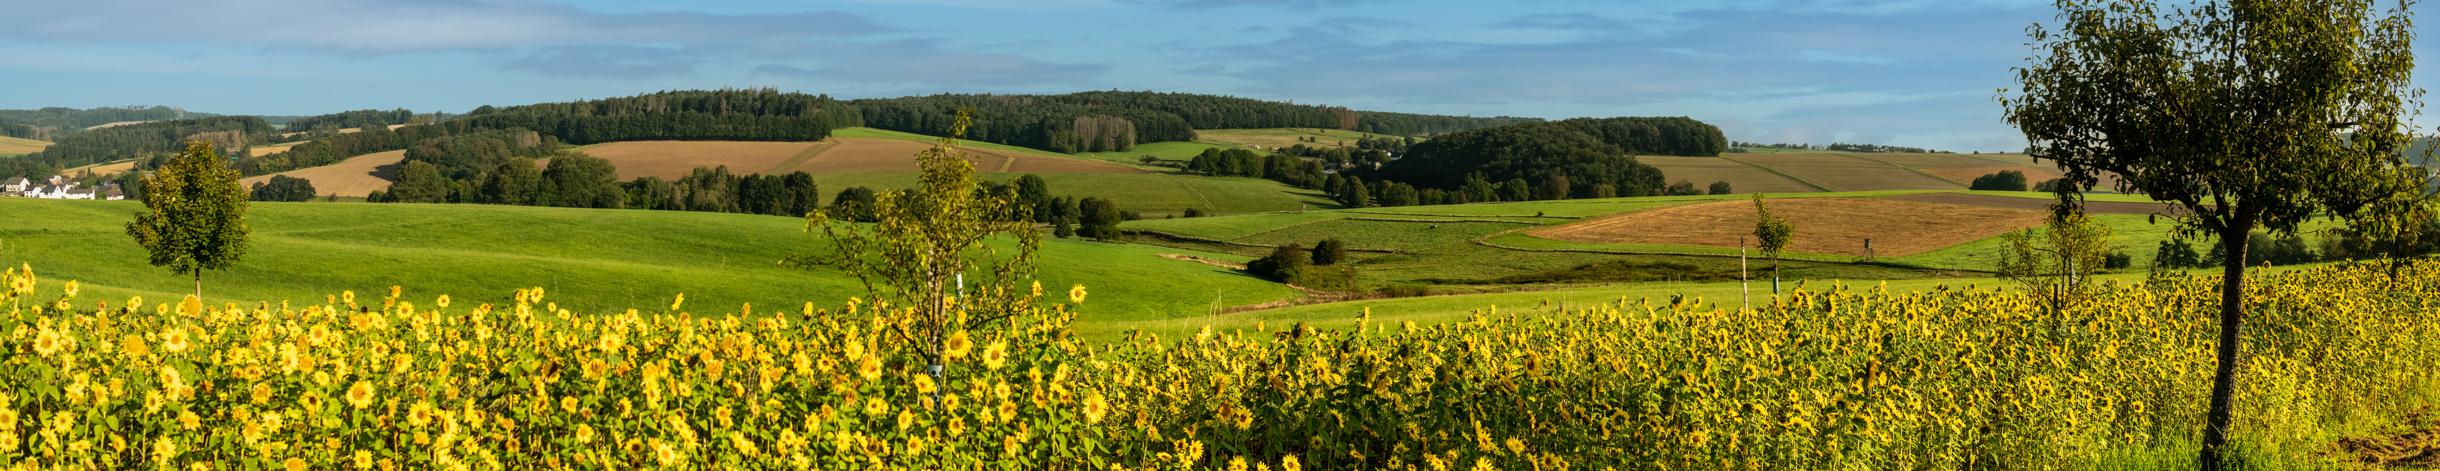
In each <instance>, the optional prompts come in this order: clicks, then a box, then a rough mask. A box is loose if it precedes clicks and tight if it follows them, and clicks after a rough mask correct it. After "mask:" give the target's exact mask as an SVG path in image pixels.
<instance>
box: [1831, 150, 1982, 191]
mask: <svg viewBox="0 0 2440 471" xmlns="http://www.w3.org/2000/svg"><path fill="white" fill-rule="evenodd" d="M1867 153H1869V152H1859V153H1847V152H1839V153H1833V154H1830V155H1837V156H1841V157H1849V158H1855V159H1860V160H1864V161H1867V162H1873V163H1878V164H1881V165H1887V166H1891V167H1897V168H1898V169H1900V170H1905V171H1909V172H1915V174H1916V175H1922V176H1926V177H1932V179H1933V180H1940V181H1944V182H1949V184H1952V185H1957V186H1959V187H1965V188H1968V189H1971V188H1972V187H1973V186H1974V185H1972V184H1968V183H1966V182H1961V181H1956V180H1950V179H1949V178H1948V177H1943V176H1939V175H1933V174H1932V173H1931V172H1925V171H1922V170H1919V169H1916V168H1914V167H1908V166H1904V165H1898V163H1897V162H1891V161H1887V160H1881V159H1878V158H1873V157H1865V156H1864V154H1867Z"/></svg>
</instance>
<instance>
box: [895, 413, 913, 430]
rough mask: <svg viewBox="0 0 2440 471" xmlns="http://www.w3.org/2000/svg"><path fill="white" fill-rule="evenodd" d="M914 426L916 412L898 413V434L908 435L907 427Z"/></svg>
mask: <svg viewBox="0 0 2440 471" xmlns="http://www.w3.org/2000/svg"><path fill="white" fill-rule="evenodd" d="M914 425H915V411H912V410H899V411H898V433H906V432H907V427H912V426H914Z"/></svg>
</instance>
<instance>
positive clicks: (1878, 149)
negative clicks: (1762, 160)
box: [1730, 141, 1949, 154]
mask: <svg viewBox="0 0 2440 471" xmlns="http://www.w3.org/2000/svg"><path fill="white" fill-rule="evenodd" d="M1745 149H1797V150H1827V151H1833V152H1859V153H1908V154H1945V153H1949V151H1944V150H1938V149H1928V148H1922V147H1907V146H1891V145H1881V144H1849V143H1844V142H1832V143H1830V145H1826V146H1823V145H1813V144H1806V143H1790V142H1774V143H1769V144H1764V143H1760V142H1746V141H1736V142H1731V143H1730V151H1731V152H1742V151H1743V150H1745Z"/></svg>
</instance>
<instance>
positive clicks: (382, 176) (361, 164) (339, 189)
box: [238, 150, 407, 198]
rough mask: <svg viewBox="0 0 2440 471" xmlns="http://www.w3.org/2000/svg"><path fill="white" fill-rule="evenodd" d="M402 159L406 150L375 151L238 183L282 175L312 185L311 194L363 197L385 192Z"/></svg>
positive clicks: (249, 178) (250, 183)
mask: <svg viewBox="0 0 2440 471" xmlns="http://www.w3.org/2000/svg"><path fill="white" fill-rule="evenodd" d="M406 158H407V151H403V150H394V151H389V152H375V153H371V154H364V155H359V156H355V157H349V158H348V159H347V160H342V161H339V163H335V164H330V165H324V166H320V167H313V168H303V169H296V170H289V171H286V172H280V173H275V174H272V175H258V176H253V177H247V178H246V179H245V180H241V181H239V182H238V183H239V184H240V185H245V186H246V187H249V188H251V187H253V186H254V184H255V183H260V182H264V181H269V180H271V177H272V176H273V175H286V176H289V177H291V178H303V179H306V180H307V181H311V182H313V190H314V192H315V193H319V194H323V195H334V194H335V195H339V196H340V197H344V198H363V197H365V195H370V194H372V193H373V192H375V191H387V190H389V189H390V178H391V177H393V176H395V172H397V165H398V162H400V161H403V160H406Z"/></svg>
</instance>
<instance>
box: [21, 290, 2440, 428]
mask: <svg viewBox="0 0 2440 471" xmlns="http://www.w3.org/2000/svg"><path fill="white" fill-rule="evenodd" d="M5 281H6V284H5V286H0V288H4V289H0V312H5V313H6V314H7V316H6V317H5V318H4V319H0V464H7V465H9V466H10V467H18V468H30V469H31V468H55V467H56V468H80V469H81V468H169V469H227V468H270V469H384V470H388V469H501V468H519V469H529V468H583V469H630V468H716V469H728V468H813V469H870V468H901V469H1039V468H1051V469H1231V470H1246V469H1253V470H1270V469H1279V470H1288V471H1296V470H1301V469H1306V468H1313V469H1347V468H1363V469H1383V468H1386V469H1426V470H1440V469H1451V468H1456V469H1607V468H1624V469H1675V468H1806V469H1821V468H1845V469H1900V468H1967V467H1971V468H2088V467H2097V466H2098V467H2118V466H2113V465H2123V464H2126V463H2130V462H2144V461H2145V460H2147V459H2150V458H2146V457H2147V456H2152V455H2159V456H2163V457H2166V458H2161V460H2163V461H2161V462H2165V463H2172V464H2173V465H2174V464H2176V463H2188V462H2187V461H2183V460H2189V459H2191V456H2192V454H2191V450H2192V449H2193V446H2194V445H2193V443H2195V442H2196V438H2195V437H2196V436H2197V435H2199V430H2200V429H2201V423H2202V418H2203V416H2204V410H2203V408H2204V406H2205V404H2206V400H2205V398H2206V394H2207V391H2208V389H2209V385H2210V382H2211V380H2210V374H2209V372H2210V371H2211V369H2212V366H2213V363H2212V355H2211V351H2212V346H2213V344H2212V341H2213V338H2214V335H2215V333H2216V328H2217V325H2216V321H2215V320H2214V317H2213V316H2212V314H2211V313H2212V312H2214V309H2215V308H2216V302H2217V299H2218V297H2217V294H2216V281H2215V280H2214V279H2213V278H2208V277H2180V276H2171V277H2162V278H2156V279H2154V280H2152V281H2150V282H2147V283H2143V284H2125V283H2119V284H2112V285H2109V286H2107V287H2105V288H2103V289H2102V290H2101V291H2100V293H2099V294H2098V295H2097V296H2095V297H2094V298H2092V299H2091V300H2090V301H2087V302H2084V303H2082V304H2078V305H2076V306H2073V307H2071V308H2070V309H2068V310H2066V311H2064V312H2060V313H2056V314H2051V313H2047V312H2046V311H2045V310H2044V309H2042V308H2040V307H2038V306H2037V305H2036V304H2035V303H2034V302H2033V301H2032V300H2031V299H2029V298H2028V297H2026V296H2024V295H2023V294H2021V293H2019V292H2016V291H2013V290H1999V289H1989V288H1979V287H1954V288H1947V289H1940V290H1932V291H1926V292H1914V293H1891V292H1884V291H1883V290H1881V289H1878V288H1850V287H1839V286H1834V287H1831V288H1830V289H1827V290H1814V291H1798V292H1795V293H1793V294H1791V295H1788V296H1785V297H1782V298H1781V299H1780V300H1779V301H1778V302H1777V303H1776V304H1775V305H1773V306H1771V307H1768V308H1763V309H1754V310H1737V309H1733V308H1722V307H1720V306H1715V305H1711V304H1707V303H1704V302H1702V301H1700V300H1693V299H1687V300H1672V301H1660V302H1650V301H1644V300H1620V301H1619V302H1617V303H1614V304H1609V305H1603V306H1598V307H1593V308H1588V309H1583V310H1577V311H1573V312H1569V313H1567V314H1564V315H1550V314H1541V315H1531V316H1521V315H1503V314H1500V313H1498V312H1496V310H1495V309H1486V310H1484V311H1483V312H1480V313H1478V314H1477V315H1476V316H1474V317H1473V318H1472V319H1471V320H1468V321H1463V322H1456V323H1451V324H1445V325H1376V324H1373V323H1370V322H1366V323H1363V324H1361V326H1360V327H1359V328H1356V329H1350V330H1316V329H1311V328H1307V327H1304V326H1278V327H1279V328H1277V329H1268V330H1258V331H1246V332H1210V331H1206V332H1203V333H1200V334H1196V335H1192V336H1188V337H1185V338H1166V339H1165V338H1158V337H1156V336H1152V335H1138V336H1134V337H1131V338H1128V339H1126V340H1124V341H1119V342H1112V343H1106V344H1094V343H1087V342H1084V341H1081V340H1077V339H1075V338H1074V337H1072V336H1071V335H1070V334H1069V330H1068V324H1069V323H1071V322H1074V321H1075V320H1076V319H1077V318H1078V316H1080V315H1081V316H1090V315H1091V314H1090V313H1089V311H1090V310H1089V309H1087V308H1086V307H1085V306H1088V305H1087V304H1085V302H1084V301H1085V298H1086V292H1085V290H1084V287H1081V286H1078V287H1074V288H1072V289H1070V290H1068V292H1067V293H1055V292H1054V293H1052V294H1049V295H1044V294H1043V293H1042V291H1041V288H1040V287H1039V286H1038V285H1037V286H1036V287H1035V288H1034V294H1033V296H1032V299H1033V301H1031V302H1027V303H1025V304H1023V305H1022V306H1020V308H1021V309H1023V310H1024V312H1025V315H1020V316H1016V317H1013V318H1010V319H1009V320H1007V321H1005V322H1001V323H999V324H998V325H989V326H983V327H982V328H976V329H972V330H968V331H959V332H955V333H953V334H951V335H950V337H949V338H948V340H947V342H946V343H945V345H944V346H943V348H941V349H940V351H941V352H942V354H941V355H940V356H939V360H940V362H941V363H942V365H941V366H940V367H939V368H937V369H935V368H932V367H931V365H930V362H928V361H926V360H925V359H921V358H917V357H915V356H914V354H912V353H910V351H911V350H912V349H910V348H909V347H908V344H907V342H905V341H904V337H902V336H900V335H897V334H896V332H900V330H898V329H896V328H895V326H893V323H894V322H898V321H896V320H894V319H897V317H896V316H894V315H893V314H894V313H897V312H901V309H902V308H900V307H895V306H888V305H881V304H879V303H866V302H862V301H860V300H845V302H834V303H826V304H807V305H805V306H801V307H797V306H791V307H790V308H789V309H783V310H779V311H776V312H774V311H771V310H764V309H755V308H754V307H752V306H743V307H737V308H728V307H722V308H720V309H717V310H716V311H719V312H718V313H716V314H702V313H693V312H690V311H689V309H688V308H689V306H687V305H685V304H684V302H683V297H682V296H680V297H678V298H677V299H676V300H674V301H673V302H672V303H671V304H670V305H669V306H668V309H666V310H659V309H656V310H655V311H657V312H638V311H627V312H615V313H576V312H569V311H566V310H562V309H559V308H557V306H556V305H555V303H553V302H552V301H551V300H550V299H549V298H547V297H546V293H544V292H543V290H541V289H525V290H517V291H515V292H513V293H504V294H507V296H505V297H500V298H496V299H488V300H484V301H486V302H478V301H474V300H464V299H461V300H457V301H455V302H453V301H452V300H451V299H450V297H449V296H446V295H438V296H414V295H410V294H409V293H408V292H407V291H405V290H402V289H398V288H392V289H390V290H389V292H387V293H377V294H375V295H373V296H366V297H359V296H357V295H356V294H354V293H352V292H351V293H339V294H335V295H332V296H329V297H328V298H327V299H324V300H323V301H324V302H323V303H320V304H315V305H303V306H300V305H289V304H277V305H274V304H255V305H251V306H245V305H220V306H207V305H204V304H203V303H201V302H198V301H196V300H195V299H194V298H186V299H181V300H169V301H166V302H151V301H148V300H145V299H126V300H95V299H87V298H80V297H77V294H78V293H77V287H76V283H75V282H72V281H71V282H66V283H51V282H49V280H42V279H40V278H38V277H37V276H36V275H35V272H34V270H33V269H32V268H31V267H19V268H14V269H10V270H7V272H6V274H5ZM2252 286H2253V287H2255V289H2256V291H2255V292H2252V293H2248V298H2247V299H2248V302H2249V304H2250V306H2251V307H2250V310H2249V315H2248V316H2249V317H2248V318H2247V322H2248V324H2247V325H2246V329H2245V330H2244V333H2245V336H2244V337H2243V341H2244V345H2243V352H2244V359H2245V360H2244V365H2243V368H2242V369H2241V370H2240V373H2239V377H2238V378H2239V382H2238V384H2237V386H2238V391H2237V396H2236V397H2237V405H2238V407H2237V409H2236V410H2237V419H2238V425H2237V427H2236V434H2235V436H2236V437H2237V440H2238V441H2239V442H2240V443H2241V444H2242V445H2243V446H2244V447H2245V449H2247V450H2253V451H2252V453H2255V454H2259V455H2265V456H2271V457H2275V458H2280V459H2290V458H2294V459H2337V458H2316V456H2321V455H2317V454H2321V453H2324V452H2325V450H2327V449H2328V448H2330V446H2329V445H2328V444H2329V443H2331V442H2332V440H2334V438H2335V437H2334V436H2333V434H2335V433H2341V432H2339V431H2343V430H2352V428H2350V427H2353V425H2350V424H2364V423H2377V422H2380V421H2384V420H2391V419H2393V418H2395V417H2399V416H2401V415H2403V414H2405V413H2406V411H2407V410H2409V409H2410V408H2415V407H2419V406H2421V405H2424V404H2429V403H2431V401H2430V400H2431V399H2433V398H2432V395H2433V392H2434V391H2440V388H2435V386H2440V384H2436V383H2435V377H2434V371H2440V331H2436V330H2440V322H2435V321H2440V301H2436V300H2440V263H2428V262H2424V263H2416V264H2413V265H2409V266H2407V267H2406V268H2405V269H2404V270H2403V271H2402V272H2401V273H2399V274H2398V276H2396V277H2394V278H2393V277H2392V276H2390V273H2389V272H2388V271H2387V270H2386V269H2376V268H2369V267H2345V266H2326V267H2318V268H2310V269H2304V270H2298V271H2289V272H2281V273H2273V274H2265V275H2261V278H2260V279H2258V280H2254V283H2252ZM1350 315H1358V314H1357V313H1350ZM1365 315H1366V316H1369V315H1368V314H1365Z"/></svg>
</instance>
